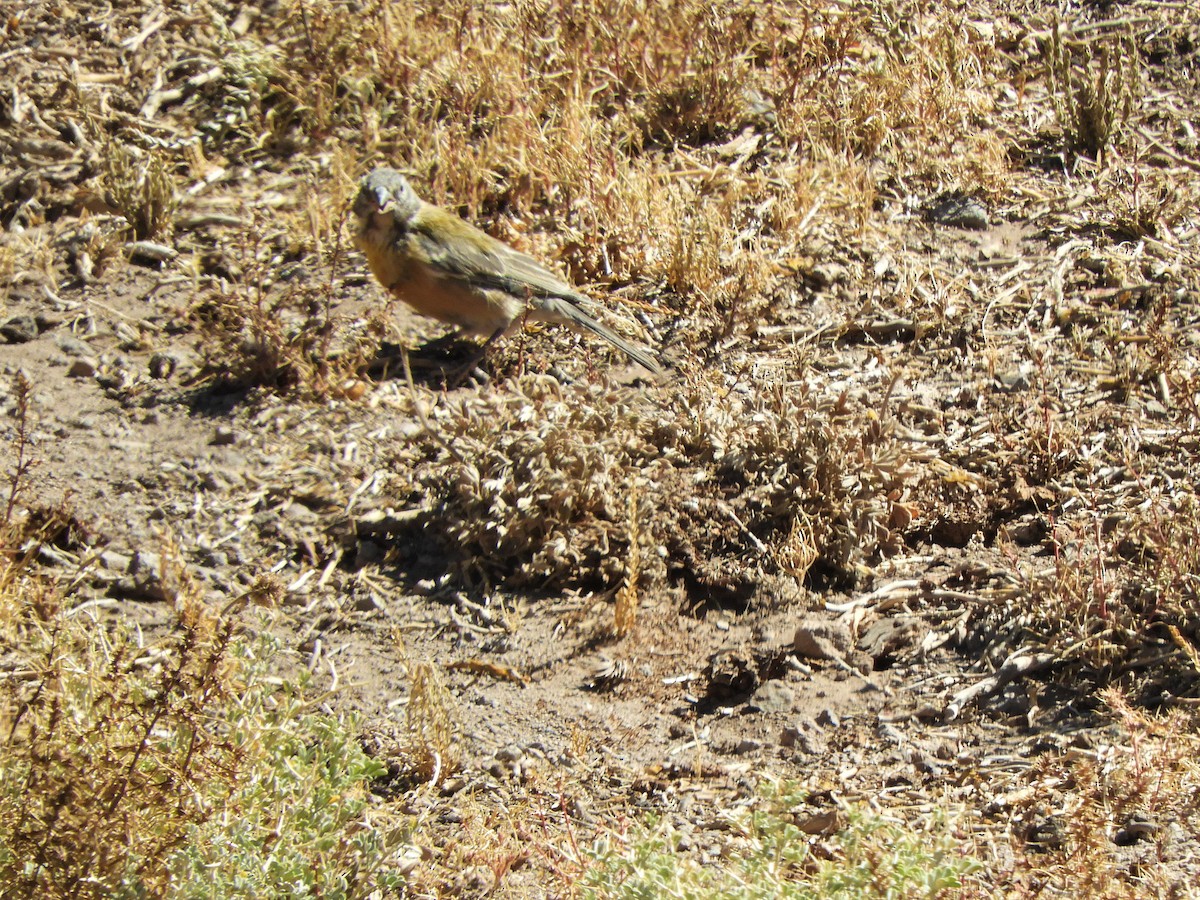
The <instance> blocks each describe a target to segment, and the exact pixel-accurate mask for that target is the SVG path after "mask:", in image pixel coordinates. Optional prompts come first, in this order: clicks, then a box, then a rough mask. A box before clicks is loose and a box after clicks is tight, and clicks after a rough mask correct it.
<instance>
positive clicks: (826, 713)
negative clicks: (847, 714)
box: [817, 709, 842, 728]
mask: <svg viewBox="0 0 1200 900" xmlns="http://www.w3.org/2000/svg"><path fill="white" fill-rule="evenodd" d="M817 724H818V725H828V726H829V727H830V728H837V727H838V726H839V725H841V724H842V720H841V719H839V718H838V715H837V713H835V712H834V711H833V710H832V709H823V710H821V712H820V713H819V714H818V715H817Z"/></svg>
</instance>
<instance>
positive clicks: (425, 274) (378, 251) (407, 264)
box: [360, 241, 523, 336]
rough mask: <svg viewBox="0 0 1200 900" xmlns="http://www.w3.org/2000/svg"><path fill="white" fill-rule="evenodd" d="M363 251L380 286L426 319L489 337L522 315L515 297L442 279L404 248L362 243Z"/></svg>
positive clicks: (520, 307)
mask: <svg viewBox="0 0 1200 900" xmlns="http://www.w3.org/2000/svg"><path fill="white" fill-rule="evenodd" d="M360 248H361V249H362V251H363V254H364V255H365V256H366V257H367V262H368V263H369V264H370V266H371V271H372V272H374V273H375V277H376V278H378V279H379V282H380V284H382V285H383V286H384V287H386V288H387V289H388V290H389V291H391V293H392V294H393V295H394V296H396V297H397V298H399V299H400V300H403V301H404V302H405V303H407V304H408V305H409V306H411V307H412V308H413V309H415V310H416V311H417V312H419V313H421V314H422V315H425V316H429V317H430V318H433V319H438V320H439V321H442V322H448V323H450V324H451V325H457V326H458V327H460V328H462V329H463V330H465V331H469V332H473V333H475V334H482V335H486V336H490V335H492V334H493V333H494V332H496V331H498V330H499V329H502V328H508V327H509V326H510V325H511V324H512V323H513V321H514V320H516V319H517V318H518V317H519V316H520V315H521V312H522V308H523V304H522V303H521V302H520V301H519V300H517V299H516V298H515V297H513V296H512V295H510V294H506V293H504V292H503V291H482V290H478V289H476V288H472V287H470V286H468V285H467V284H465V283H464V282H462V281H460V280H458V279H455V278H450V277H448V276H442V275H439V274H438V273H437V272H436V271H434V270H432V269H431V268H430V267H429V266H428V265H426V264H425V263H423V262H421V261H420V260H418V259H416V258H414V256H413V255H412V254H410V253H407V252H405V251H404V250H403V249H401V248H400V247H397V246H395V245H392V246H380V245H379V244H376V243H374V242H371V241H362V242H361V243H360Z"/></svg>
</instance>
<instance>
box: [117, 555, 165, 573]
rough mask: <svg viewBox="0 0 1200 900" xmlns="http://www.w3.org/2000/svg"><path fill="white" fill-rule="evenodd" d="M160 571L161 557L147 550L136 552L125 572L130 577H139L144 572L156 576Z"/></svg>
mask: <svg viewBox="0 0 1200 900" xmlns="http://www.w3.org/2000/svg"><path fill="white" fill-rule="evenodd" d="M161 569H162V557H161V556H159V555H158V554H157V553H152V552H150V551H149V550H137V551H135V552H134V554H133V556H132V557H130V560H129V565H128V567H127V568H126V570H125V571H127V572H128V573H129V574H130V575H140V574H142V573H145V572H152V573H153V574H155V575H157V574H158V573H159V571H161Z"/></svg>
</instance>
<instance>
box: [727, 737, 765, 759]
mask: <svg viewBox="0 0 1200 900" xmlns="http://www.w3.org/2000/svg"><path fill="white" fill-rule="evenodd" d="M762 746H763V745H762V741H756V740H754V739H752V738H744V739H743V740H741V741H739V742H738V745H737V746H736V747H734V748H733V752H734V753H736V754H738V755H739V756H744V755H745V754H747V753H757V752H758V751H759V750H761V749H762Z"/></svg>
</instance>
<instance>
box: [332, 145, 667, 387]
mask: <svg viewBox="0 0 1200 900" xmlns="http://www.w3.org/2000/svg"><path fill="white" fill-rule="evenodd" d="M353 209H354V215H355V217H356V218H357V219H358V232H357V234H356V240H357V242H358V246H359V249H361V250H362V252H363V253H364V254H365V255H366V257H367V262H369V263H370V265H371V271H372V272H374V273H375V277H376V278H378V279H379V281H380V283H381V284H382V285H383V286H384V287H385V288H387V289H388V290H389V291H391V292H392V294H394V295H395V296H396V297H398V298H400V299H401V300H403V301H404V302H405V303H407V304H408V305H409V306H411V307H412V308H413V309H415V310H416V311H417V312H419V313H421V314H423V315H426V316H431V317H432V318H435V319H439V320H440V321H442V322H448V323H450V324H451V325H457V326H458V327H459V328H461V329H463V330H464V331H467V332H470V333H472V334H479V335H485V336H486V337H487V342H486V343H485V344H484V345H483V346H484V348H485V349H486V348H487V347H488V346H489V345H490V344H491V343H492V342H493V341H495V340H496V339H497V338H499V337H500V336H501V335H503V334H505V333H507V332H509V331H511V330H513V328H514V327H516V326H517V325H518V324H519V323H520V322H521V321H522V320H523V319H525V318H529V319H535V320H540V321H543V322H555V323H561V324H563V325H570V326H571V327H573V328H577V329H583V330H586V331H590V332H591V333H592V334H595V335H598V336H600V337H602V338H604V340H606V341H608V342H609V343H610V344H612V345H613V346H614V347H616V348H617V349H619V350H621V351H622V352H623V353H624V354H625V355H626V356H628V357H629V358H630V359H632V360H633V361H634V362H636V363H638V364H640V365H642V366H644V367H645V368H647V369H649V370H650V371H651V372H654V373H655V374H658V373H660V372H661V371H662V368H661V367H660V366H659V364H658V362H657V360H655V359H654V357H653V356H651V355H650V353H648V352H647V351H645V350H642V349H641V348H639V347H635V346H634V345H632V344H630V343H629V342H628V341H626V340H625V339H623V338H621V337H620V336H618V335H617V334H615V333H613V332H612V331H610V330H609V329H608V328H606V327H605V326H604V325H601V324H600V323H599V322H597V321H596V320H595V319H593V318H592V317H591V316H589V315H588V314H587V313H586V312H584V311H583V309H582V308H581V306H580V305H581V304H586V303H588V302H589V301H588V299H587V298H586V297H584V296H583V295H582V294H580V293H579V292H578V291H576V290H574V289H573V288H572V287H571V286H570V285H569V284H566V283H565V282H563V281H561V280H560V279H558V278H556V277H554V276H553V275H551V274H550V272H548V271H547V270H546V269H544V268H542V266H540V265H539V264H538V263H537V262H536V261H534V260H533V259H532V258H531V257H529V256H526V255H525V254H524V253H520V252H519V251H517V250H514V249H512V248H511V247H509V246H506V245H505V244H502V243H500V241H498V240H496V239H495V238H493V237H491V236H490V235H487V234H484V233H483V232H482V231H480V230H479V229H478V228H476V227H474V226H473V225H471V224H470V223H468V222H464V221H463V220H462V219H460V218H459V217H458V216H456V215H454V214H453V213H448V212H446V210H444V209H440V208H438V207H436V206H434V205H433V204H431V203H426V202H425V201H424V200H422V199H421V198H420V197H418V196H417V195H416V193H415V192H414V191H413V189H412V187H411V186H410V185H409V183H408V181H407V180H406V179H405V177H404V176H403V175H401V174H400V173H399V172H397V171H396V170H395V169H376V170H375V171H374V172H371V173H370V174H369V175H367V176H366V177H365V178H363V180H362V182H361V183H360V184H359V189H358V196H357V197H355V198H354V207H353ZM481 355H482V353H481Z"/></svg>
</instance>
